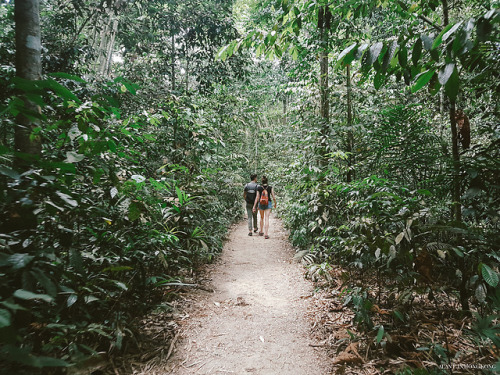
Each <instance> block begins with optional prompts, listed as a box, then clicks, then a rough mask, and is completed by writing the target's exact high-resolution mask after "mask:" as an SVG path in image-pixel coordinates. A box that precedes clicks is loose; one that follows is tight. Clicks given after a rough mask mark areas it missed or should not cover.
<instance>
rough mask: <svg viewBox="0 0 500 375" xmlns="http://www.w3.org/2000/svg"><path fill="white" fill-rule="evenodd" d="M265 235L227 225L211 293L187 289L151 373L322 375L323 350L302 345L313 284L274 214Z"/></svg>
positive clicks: (306, 336)
mask: <svg viewBox="0 0 500 375" xmlns="http://www.w3.org/2000/svg"><path fill="white" fill-rule="evenodd" d="M269 235H270V237H271V238H270V239H267V240H266V239H264V237H259V236H256V235H254V236H252V237H249V236H248V231H247V227H246V222H245V223H241V224H239V225H238V226H237V227H236V228H234V229H233V231H232V233H231V236H230V240H229V241H228V242H227V243H226V246H225V247H224V251H223V253H222V255H221V257H220V259H219V260H218V261H217V262H216V264H215V265H214V269H213V270H212V272H211V275H210V277H211V278H212V283H211V287H213V288H214V290H215V292H214V293H208V292H203V291H198V292H195V293H194V294H195V296H192V299H193V300H194V301H196V302H195V303H194V304H193V306H192V307H191V309H190V310H191V311H189V314H190V315H191V316H190V317H189V318H188V319H186V320H185V321H184V322H183V323H184V325H183V327H182V329H183V331H182V339H180V342H179V343H178V344H177V348H176V350H175V352H174V355H173V357H172V358H171V360H170V361H169V363H168V365H167V367H166V368H164V369H163V372H160V371H158V369H157V370H156V371H153V369H150V371H149V373H150V374H153V373H158V374H175V375H188V374H189V375H191V374H259V375H267V374H269V375H271V374H272V375H275V374H278V375H282V374H291V375H301V374H304V375H315V374H318V375H319V374H321V375H324V374H326V373H328V370H329V368H330V366H329V365H328V360H327V359H326V356H325V354H324V353H323V349H322V348H314V347H311V346H310V345H309V344H314V343H313V342H312V340H311V339H310V338H309V330H310V324H309V322H308V320H307V318H306V313H307V310H308V303H309V299H308V298H307V297H309V296H310V295H311V293H312V285H311V283H309V282H308V281H306V280H304V278H303V268H302V266H301V265H300V264H297V263H296V262H294V261H293V250H292V249H291V247H290V245H289V243H288V241H287V238H286V236H285V233H284V231H283V228H282V226H281V222H280V221H279V220H277V219H275V218H273V217H271V229H270V231H269Z"/></svg>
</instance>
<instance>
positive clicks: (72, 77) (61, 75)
mask: <svg viewBox="0 0 500 375" xmlns="http://www.w3.org/2000/svg"><path fill="white" fill-rule="evenodd" d="M48 75H49V76H51V77H56V78H64V79H69V80H71V81H76V82H81V83H86V82H87V81H85V80H84V79H83V78H81V77H78V76H76V75H73V74H68V73H62V72H57V73H49V74H48Z"/></svg>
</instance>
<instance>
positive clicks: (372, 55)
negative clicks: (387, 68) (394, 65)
mask: <svg viewBox="0 0 500 375" xmlns="http://www.w3.org/2000/svg"><path fill="white" fill-rule="evenodd" d="M383 47H384V43H382V42H378V43H375V44H374V45H373V46H371V47H370V50H369V51H368V58H367V61H366V63H367V64H368V65H373V63H374V62H375V60H377V58H378V56H379V55H380V52H381V51H382V48H383Z"/></svg>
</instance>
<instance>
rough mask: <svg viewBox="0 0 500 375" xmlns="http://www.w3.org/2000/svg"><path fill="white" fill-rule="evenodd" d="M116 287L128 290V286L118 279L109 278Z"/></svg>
mask: <svg viewBox="0 0 500 375" xmlns="http://www.w3.org/2000/svg"><path fill="white" fill-rule="evenodd" d="M111 281H112V282H113V283H114V284H115V285H116V286H117V287H118V288H120V289H123V290H128V287H127V286H126V285H125V284H124V283H122V282H121V281H118V280H111Z"/></svg>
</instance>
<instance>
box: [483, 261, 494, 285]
mask: <svg viewBox="0 0 500 375" xmlns="http://www.w3.org/2000/svg"><path fill="white" fill-rule="evenodd" d="M481 275H483V279H484V281H486V283H488V284H489V285H491V286H492V287H496V286H497V285H498V274H497V273H496V272H495V271H494V270H492V269H491V268H490V267H489V266H487V265H486V264H484V263H481Z"/></svg>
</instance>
